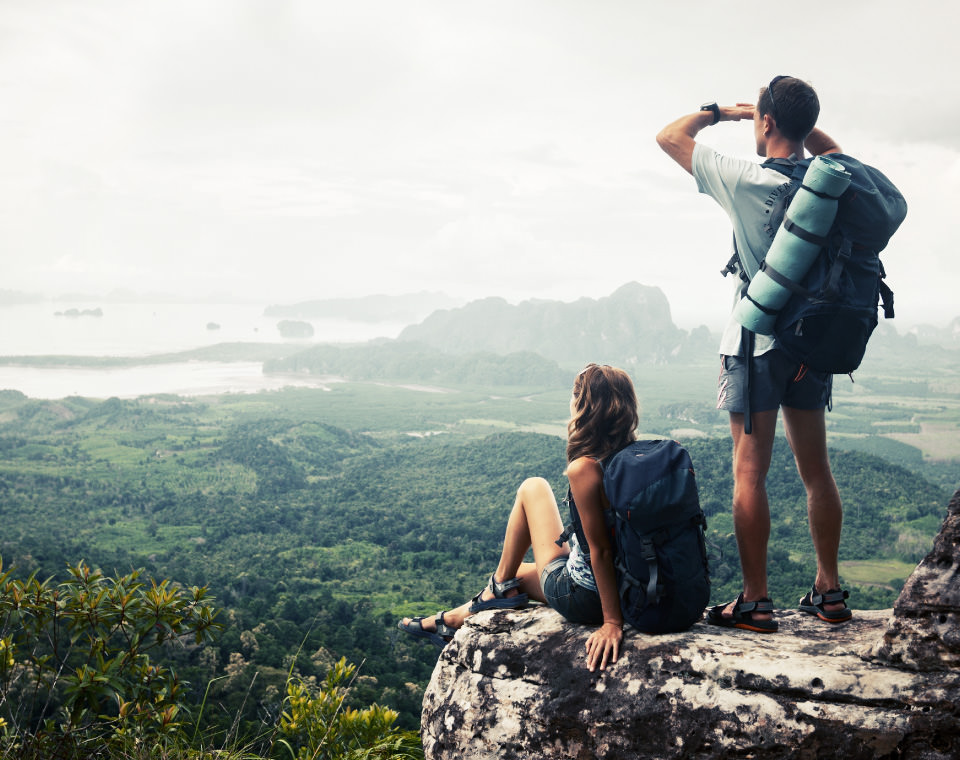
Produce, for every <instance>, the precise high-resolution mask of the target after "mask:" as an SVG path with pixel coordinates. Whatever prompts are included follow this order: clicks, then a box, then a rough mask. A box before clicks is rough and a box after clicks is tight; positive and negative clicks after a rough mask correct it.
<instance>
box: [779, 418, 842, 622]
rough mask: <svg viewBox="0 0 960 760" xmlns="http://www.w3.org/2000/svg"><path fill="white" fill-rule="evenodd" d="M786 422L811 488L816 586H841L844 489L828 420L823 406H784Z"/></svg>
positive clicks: (805, 483) (834, 607) (799, 465)
mask: <svg viewBox="0 0 960 760" xmlns="http://www.w3.org/2000/svg"><path fill="white" fill-rule="evenodd" d="M783 425H784V429H785V430H786V433H787V440H788V441H789V442H790V448H791V449H792V450H793V456H794V459H795V460H796V462H797V472H798V473H800V479H801V480H802V481H803V486H804V488H805V489H806V491H807V517H808V519H809V521H810V537H811V538H812V539H813V548H814V550H815V551H816V553H817V578H816V581H815V582H814V587H815V588H816V590H817V591H819V592H820V593H823V592H825V591H829V590H831V589H836V588H840V570H839V566H838V555H839V552H840V532H841V530H842V528H843V506H842V504H841V502H840V492H839V491H838V490H837V483H836V481H835V480H834V478H833V472H832V471H831V470H830V459H829V456H828V455H827V434H826V422H825V415H824V410H823V409H791V408H789V407H784V408H783ZM843 608H844V604H843V603H842V602H838V603H836V604H827V605H824V609H825V610H829V611H836V610H842V609H843Z"/></svg>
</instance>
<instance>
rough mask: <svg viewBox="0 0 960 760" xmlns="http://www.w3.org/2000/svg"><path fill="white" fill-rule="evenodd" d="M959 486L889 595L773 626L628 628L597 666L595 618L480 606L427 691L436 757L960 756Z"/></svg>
mask: <svg viewBox="0 0 960 760" xmlns="http://www.w3.org/2000/svg"><path fill="white" fill-rule="evenodd" d="M958 572H960V491H958V493H957V494H955V495H954V497H953V499H952V500H951V502H950V507H949V513H948V516H947V519H946V521H945V522H944V526H943V528H942V530H941V532H940V534H939V535H938V537H937V539H936V543H935V545H934V549H933V551H931V552H930V554H929V555H928V556H927V557H926V558H925V559H924V560H923V562H921V563H920V565H919V566H918V567H917V569H916V571H915V572H914V574H913V575H912V576H911V578H910V579H909V580H908V581H907V584H906V585H905V586H904V589H903V592H902V594H901V596H900V598H899V599H898V601H897V604H896V606H895V607H894V609H893V610H882V611H859V610H858V611H855V614H854V618H853V620H852V621H850V622H849V623H846V624H842V625H840V626H830V625H828V624H826V623H822V622H820V621H818V620H816V619H815V618H812V617H810V616H806V615H803V614H801V613H799V612H790V611H781V612H780V613H778V620H779V622H780V631H779V633H777V634H774V635H766V634H755V633H749V632H746V631H730V630H725V629H718V628H716V627H713V626H708V625H706V624H705V623H702V622H701V623H698V624H696V625H695V626H693V628H692V629H690V630H689V631H686V632H684V633H679V634H669V635H662V636H648V635H643V634H639V633H637V632H635V631H629V629H628V635H627V636H626V637H625V640H624V648H623V653H622V655H621V657H620V659H619V661H618V662H617V663H616V664H614V665H612V666H610V667H608V668H607V670H606V671H605V672H599V671H598V672H595V673H590V672H589V671H588V670H587V669H586V666H585V664H584V643H585V641H586V638H587V636H588V635H589V632H590V630H591V629H589V628H586V627H583V626H576V625H572V624H569V623H566V622H564V621H563V619H562V618H561V617H560V616H559V615H558V614H557V613H555V612H554V611H553V610H551V609H549V608H546V607H532V608H530V609H527V610H522V611H501V612H486V613H481V614H479V615H476V616H474V617H473V618H471V619H470V620H469V621H468V624H467V625H465V626H464V627H463V628H462V629H461V630H460V631H459V632H458V634H457V636H456V638H455V639H454V640H453V642H451V643H450V644H449V645H448V646H447V647H446V648H445V649H444V651H443V653H442V655H441V657H440V660H439V662H438V663H437V667H436V669H435V670H434V673H433V677H432V679H431V681H430V685H429V687H428V689H427V693H426V695H425V697H424V703H423V715H422V737H423V743H424V749H425V751H426V757H427V758H428V760H441V759H444V760H445V759H447V758H450V759H452V758H463V759H464V760H467V759H470V758H477V759H479V758H484V759H487V758H490V759H493V758H497V759H502V760H508V759H509V760H513V759H517V760H519V759H521V758H522V759H523V760H531V759H532V758H578V759H581V760H586V758H602V759H610V760H612V759H613V758H617V760H632V759H634V758H637V759H639V758H651V759H652V758H656V759H657V760H665V759H667V758H734V757H737V758H740V757H743V758H746V757H750V758H788V757H789V758H834V757H836V758H846V759H849V760H855V759H858V758H918V759H922V760H934V759H936V760H947V759H948V758H949V759H951V760H953V759H955V758H960V708H958V707H957V705H958V703H960V665H958V663H960V614H958V612H960V607H958V597H960V578H958Z"/></svg>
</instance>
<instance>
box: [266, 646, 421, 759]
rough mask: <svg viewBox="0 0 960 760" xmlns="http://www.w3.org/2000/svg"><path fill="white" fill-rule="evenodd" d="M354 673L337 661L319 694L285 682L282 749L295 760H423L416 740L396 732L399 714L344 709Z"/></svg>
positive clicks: (385, 710)
mask: <svg viewBox="0 0 960 760" xmlns="http://www.w3.org/2000/svg"><path fill="white" fill-rule="evenodd" d="M356 672H357V668H356V666H355V665H352V664H349V663H347V660H346V658H340V660H339V661H338V662H336V663H335V664H334V665H333V666H332V667H331V668H330V669H329V670H328V671H327V675H326V678H324V680H323V683H322V684H321V685H320V687H319V689H314V688H311V686H310V685H309V684H308V683H307V682H305V681H304V680H302V679H299V678H291V679H289V680H288V682H287V698H286V703H287V709H286V710H285V711H284V712H283V714H282V715H281V717H280V731H281V732H282V733H283V734H284V736H285V737H286V738H285V739H281V740H280V744H281V745H282V746H285V747H286V748H287V749H288V750H289V751H290V756H291V757H292V758H295V760H359V759H360V758H410V759H411V760H413V759H414V758H422V757H423V749H422V747H421V746H420V741H419V739H418V737H417V735H416V734H414V733H413V732H409V731H399V730H397V729H396V728H394V725H393V724H394V723H395V722H396V720H397V717H399V713H397V712H396V711H394V710H391V709H390V708H387V707H381V706H380V705H377V704H373V705H370V706H369V707H366V708H364V709H362V710H356V709H354V708H351V707H347V706H345V704H344V703H345V701H346V699H347V695H348V693H349V691H350V686H351V685H352V683H353V680H354V679H355V678H356Z"/></svg>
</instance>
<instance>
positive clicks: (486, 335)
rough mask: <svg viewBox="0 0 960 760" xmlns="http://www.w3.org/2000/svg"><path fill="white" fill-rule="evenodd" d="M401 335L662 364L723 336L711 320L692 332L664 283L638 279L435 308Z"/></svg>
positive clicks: (578, 359) (556, 357) (450, 348)
mask: <svg viewBox="0 0 960 760" xmlns="http://www.w3.org/2000/svg"><path fill="white" fill-rule="evenodd" d="M398 340H400V341H418V342H420V343H423V344H426V345H428V346H433V347H434V348H438V349H440V350H441V351H445V352H448V353H452V354H463V353H471V352H477V351H480V352H492V353H497V354H507V353H513V352H518V351H535V352H537V353H538V354H540V355H541V356H544V357H546V358H547V359H552V360H553V361H555V362H557V363H558V364H560V365H565V366H576V365H582V364H584V363H586V362H590V361H596V362H608V363H611V364H618V365H621V366H635V365H639V364H661V363H664V362H668V361H671V360H673V359H675V358H679V357H681V356H682V357H683V358H685V359H686V358H689V357H691V356H696V355H697V354H699V355H701V356H703V355H712V352H714V351H715V350H716V339H715V338H714V337H711V335H710V333H709V331H708V330H707V329H706V328H705V327H703V328H698V329H696V330H694V331H693V332H691V333H688V332H686V331H685V330H681V329H680V328H678V327H677V326H676V325H674V323H673V320H672V319H671V317H670V305H669V303H667V298H666V296H665V295H664V294H663V291H661V290H660V288H655V287H648V286H645V285H641V284H639V283H636V282H632V283H628V284H626V285H624V286H622V287H621V288H619V289H618V290H616V291H615V292H614V293H613V294H612V295H610V296H607V297H605V298H599V299H592V298H581V299H579V300H577V301H574V302H573V303H565V302H561V301H542V300H531V301H524V302H522V303H520V304H517V305H515V306H514V305H511V304H509V303H507V301H505V300H503V299H502V298H485V299H482V300H479V301H473V302H471V303H469V304H467V305H466V306H463V307H461V308H458V309H450V310H445V311H437V312H434V313H433V314H431V315H430V316H429V317H427V319H425V320H424V321H423V322H421V323H420V324H418V325H411V326H410V327H407V328H405V329H404V330H403V332H401V333H400V336H399V338H398Z"/></svg>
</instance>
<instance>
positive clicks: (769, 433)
mask: <svg viewBox="0 0 960 760" xmlns="http://www.w3.org/2000/svg"><path fill="white" fill-rule="evenodd" d="M751 421H752V423H753V432H752V433H750V435H747V434H746V433H744V431H743V423H744V415H743V414H739V413H731V414H730V432H731V433H732V435H733V525H734V531H735V532H736V537H737V548H738V550H739V551H740V568H741V570H742V571H743V598H744V601H748V602H753V601H757V600H758V599H764V598H766V597H768V596H769V593H768V591H767V542H768V541H769V540H770V505H769V502H768V501H767V486H766V482H767V471H768V470H769V469H770V457H771V454H772V452H773V438H774V434H775V432H776V429H777V410H776V409H773V410H770V411H766V412H753V414H752V415H751ZM732 613H733V604H730V605H728V606H727V609H726V610H724V614H725V615H730V614H732ZM755 615H756V619H757V620H769V619H771V618H772V617H773V616H772V615H770V614H769V613H759V612H758V613H755Z"/></svg>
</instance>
